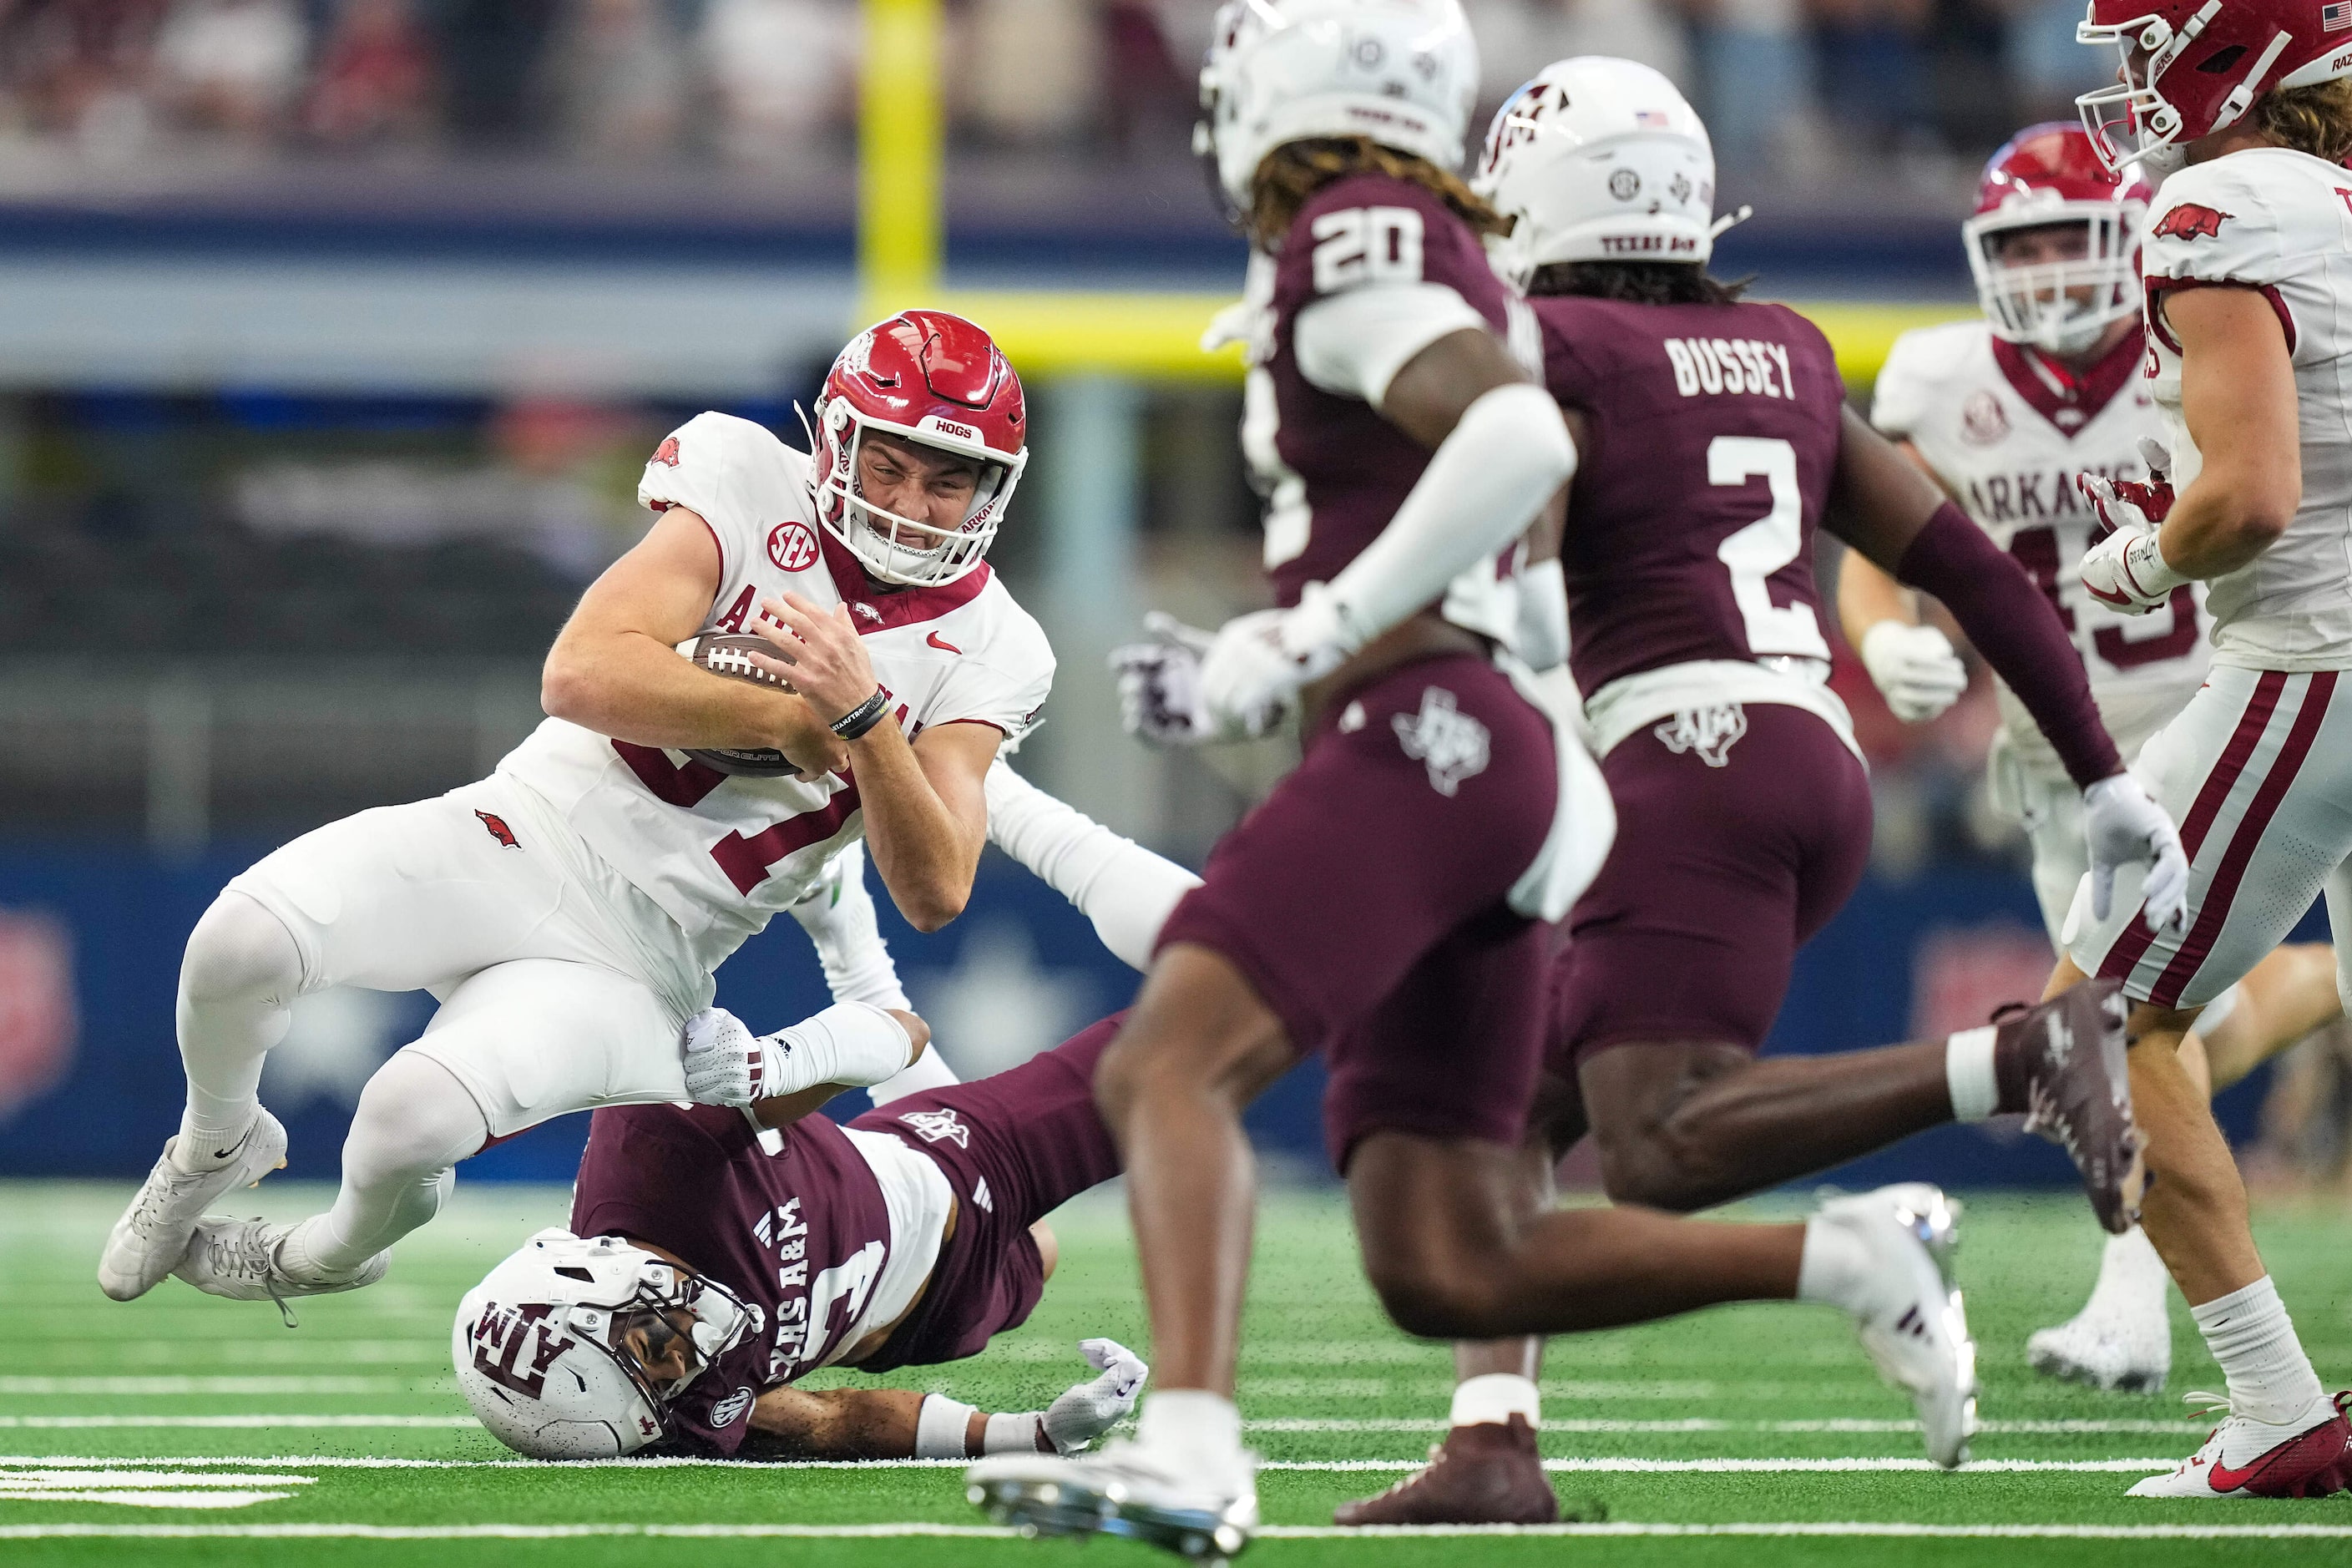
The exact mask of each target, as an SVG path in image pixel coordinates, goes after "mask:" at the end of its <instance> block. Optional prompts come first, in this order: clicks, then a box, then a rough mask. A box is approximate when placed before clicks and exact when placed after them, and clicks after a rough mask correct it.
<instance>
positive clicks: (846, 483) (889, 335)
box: [809, 310, 1029, 587]
mask: <svg viewBox="0 0 2352 1568" xmlns="http://www.w3.org/2000/svg"><path fill="white" fill-rule="evenodd" d="M1028 427H1029V426H1028V416H1027V411H1026V409H1025V408H1024V405H1023V403H1022V397H1021V378H1020V377H1019V376H1017V375H1015V374H1013V367H1012V365H1010V364H1008V363H1006V362H1005V358H1004V355H1003V352H1002V351H1000V350H999V349H998V348H997V346H996V343H995V342H994V341H993V340H992V339H991V338H990V337H989V335H988V334H987V333H986V332H984V331H981V329H980V328H978V327H976V326H974V325H972V324H971V322H970V321H965V320H964V319H963V318H962V317H961V316H950V315H949V314H948V313H947V312H946V311H944V310H901V311H900V312H899V313H898V314H897V315H895V316H893V317H891V318H890V319H889V320H888V321H882V322H880V323H878V324H877V325H875V326H872V327H868V328H867V329H866V331H862V332H860V333H858V334H857V336H856V337H855V338H853V339H851V340H850V342H849V346H848V347H847V348H845V349H843V350H842V351H841V357H839V358H838V359H836V360H835V361H834V362H833V369H832V370H831V371H830V372H829V373H828V374H826V376H825V378H824V395H823V396H821V397H819V398H818V399H817V405H816V426H815V428H814V430H813V431H811V432H810V437H809V439H810V445H811V447H812V448H813V450H812V452H811V467H810V477H809V482H810V488H811V489H813V490H814V492H815V499H816V512H817V519H818V521H820V522H822V523H823V524H824V528H825V531H827V532H829V533H831V534H832V535H833V536H834V537H835V539H838V540H839V541H841V542H842V543H843V544H845V545H846V546H847V547H848V549H849V551H850V552H851V553H852V554H854V555H856V557H857V559H858V560H859V561H860V562H862V563H864V564H865V567H866V571H867V572H868V573H870V574H872V575H873V576H874V577H876V578H877V579H878V580H879V581H882V582H885V583H905V584H923V585H928V586H933V587H936V586H938V585H939V584H943V583H952V582H954V581H955V580H956V579H957V578H959V577H961V576H963V575H964V574H966V573H968V572H970V571H971V570H972V568H974V567H976V566H978V565H979V564H980V562H981V557H982V556H983V555H985V554H987V553H988V546H989V542H991V541H992V540H993V539H994V538H995V537H996V526H997V523H998V522H999V521H1001V520H1002V519H1003V515H1004V508H1005V504H1006V503H1007V502H1008V501H1010V500H1012V499H1013V486H1014V485H1016V484H1018V483H1019V482H1020V479H1021V470H1022V469H1023V468H1024V467H1026V466H1027V465H1028V462H1029V448H1028V446H1027V445H1026V437H1027V435H1028ZM869 430H882V431H887V432H888V433H889V434H891V435H894V436H898V437H904V438H905V439H907V440H908V441H912V442H915V443H917V444H919V445H920V446H925V447H937V448H938V449H940V451H944V452H952V453H955V454H957V455H958V456H960V457H965V458H973V459H975V460H976V461H978V462H979V464H980V481H979V483H978V484H977V485H975V486H974V487H973V489H972V500H971V509H970V510H968V511H967V512H966V513H965V514H964V519H963V524H962V526H961V528H960V529H957V530H954V531H949V530H945V529H941V528H938V527H935V526H933V525H932V524H931V523H929V522H928V521H916V520H915V519H912V518H905V517H900V516H898V514H897V513H895V512H891V511H886V510H883V509H882V508H880V507H877V506H875V505H873V504H872V503H871V502H869V501H867V500H865V499H864V498H863V497H862V496H860V495H859V494H858V489H857V449H858V446H859V443H861V442H862V441H863V440H864V439H865V438H866V432H867V431H869Z"/></svg>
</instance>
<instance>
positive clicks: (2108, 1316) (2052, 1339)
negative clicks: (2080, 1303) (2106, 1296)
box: [2025, 1297, 2172, 1394]
mask: <svg viewBox="0 0 2352 1568" xmlns="http://www.w3.org/2000/svg"><path fill="white" fill-rule="evenodd" d="M2025 1359H2026V1360H2027V1361H2028V1362H2029V1363H2032V1367H2033V1370H2034V1371H2036V1372H2038V1373H2042V1374H2043V1375H2044V1376H2047V1377H2059V1378H2063V1379H2065V1380H2066V1381H2067V1382H2069V1383H2084V1384H2090V1386H2092V1387H2093V1388H2103V1389H2105V1390H2106V1391H2107V1392H2108V1393H2110V1394H2161V1393H2163V1392H2164V1383H2165V1379H2167V1378H2168V1377H2170V1376H2171V1375H2172V1325H2171V1323H2170V1322H2169V1321H2168V1320H2167V1318H2166V1316H2165V1312H2164V1304H2163V1299H2162V1298H2161V1297H2159V1298H2158V1301H2157V1310H2156V1313H2155V1315H2154V1317H2153V1318H2151V1317H2150V1316H2149V1315H2148V1313H2147V1312H2146V1311H2136V1310H2130V1309H2128V1308H2124V1307H2119V1306H2117V1305H2116V1304H2114V1303H2112V1302H2102V1301H2097V1300H2094V1301H2093V1302H2092V1303H2091V1304H2090V1305H2089V1306H2087V1307H2084V1309H2083V1310H2081V1311H2079V1312H2077V1313H2075V1314H2074V1316H2073V1317H2072V1318H2070V1319H2068V1320H2067V1321H2064V1322H2063V1323H2060V1324H2059V1325H2058V1326H2057V1327H2056V1328H2052V1329H2037V1330H2036V1331H2034V1332H2033V1334H2032V1337H2031V1338H2029V1339H2028V1340H2027V1341H2026V1342H2025Z"/></svg>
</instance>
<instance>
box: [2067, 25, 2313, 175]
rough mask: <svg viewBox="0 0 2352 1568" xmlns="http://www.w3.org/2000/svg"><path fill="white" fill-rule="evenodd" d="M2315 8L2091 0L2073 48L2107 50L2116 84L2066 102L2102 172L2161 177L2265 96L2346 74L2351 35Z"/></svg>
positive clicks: (2075, 31) (2077, 28)
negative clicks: (2142, 170)
mask: <svg viewBox="0 0 2352 1568" xmlns="http://www.w3.org/2000/svg"><path fill="white" fill-rule="evenodd" d="M2339 15H2340V13H2338V12H2337V11H2336V7H2334V6H2332V5H2318V4H2316V3H2314V0H2154V3H2153V4H2151V3H2150V0H2091V3H2090V5H2089V8H2088V14H2087V15H2086V16H2084V19H2083V21H2082V22H2081V24H2080V25H2078V26H2076V27H2075V29H2074V37H2075V39H2076V41H2077V42H2080V43H2085V44H2093V45H2097V44H2113V45H2114V46H2115V47H2116V53H2117V54H2118V55H2119V56H2120V57H2121V58H2122V62H2123V68H2122V71H2121V73H2120V75H2121V79H2120V80H2119V81H2117V82H2116V84H2115V85H2114V86H2112V87H2103V88H2099V89H2095V90H2093V91H2090V92H2086V93H2084V94H2083V95H2082V96H2081V97H2079V98H2077V99H2076V100H2074V105H2075V107H2076V109H2077V110H2080V111H2081V113H2082V116H2083V128H2084V130H2085V131H2087V132H2090V136H2091V145H2092V148H2093V149H2094V150H2095V152H2096V153H2097V154H2098V158H2099V161H2100V162H2101V163H2105V165H2106V166H2107V167H2108V168H2110V169H2121V168H2122V167H2123V166H2124V165H2125V164H2126V163H2147V166H2148V167H2149V169H2150V170H2151V171H2153V172H2155V173H2157V174H2159V175H2160V174H2168V173H2170V172H2171V169H2172V168H2174V167H2177V166H2178V165H2179V163H2180V161H2181V154H2180V152H2179V149H2180V148H2181V147H2182V146H2183V145H2185V144H2186V143H2188V142H2194V141H2196V140H2197V139H2198V138H2200V137H2202V136H2210V135H2211V134H2212V133H2213V132H2216V131H2226V130H2228V129H2229V128H2230V127H2231V126H2232V125H2235V124H2236V123H2237V122H2238V121H2240V120H2242V119H2243V118H2244V117H2245V113H2246V111H2247V110H2250V109H2252V107H2253V106H2254V100H2257V99H2259V98H2261V97H2262V96H2263V94H2264V93H2267V92H2270V91H2271V90H2273V89H2276V88H2283V87H2311V86H2315V85H2316V84H2317V83H2319V82H2323V81H2333V80H2335V79H2336V78H2337V77H2340V76H2345V75H2347V74H2352V36H2345V29H2344V28H2343V26H2341V25H2340V24H2339V25H2337V26H2336V27H2335V29H2334V30H2333V31H2330V30H2329V23H2330V20H2331V18H2334V17H2336V16H2339Z"/></svg>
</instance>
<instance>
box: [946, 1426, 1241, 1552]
mask: <svg viewBox="0 0 2352 1568" xmlns="http://www.w3.org/2000/svg"><path fill="white" fill-rule="evenodd" d="M964 1483H965V1485H964V1495H965V1497H967V1498H969V1499H970V1500H971V1503H972V1506H973V1507H975V1508H979V1509H982V1510H986V1511H987V1513H988V1516H989V1517H990V1518H991V1519H992V1520H994V1521H996V1522H997V1523H999V1524H1010V1525H1013V1526H1014V1527H1016V1528H1017V1529H1019V1530H1020V1531H1021V1533H1022V1534H1024V1535H1029V1536H1037V1535H1080V1536H1087V1535H1117V1536H1123V1537H1125V1538H1126V1539H1128V1540H1129V1541H1140V1542H1144V1543H1146V1544H1147V1545H1151V1546H1157V1547H1159V1548H1160V1550H1162V1551H1164V1552H1175V1553H1176V1554H1177V1555H1178V1556H1180V1557H1187V1558H1190V1559H1192V1561H1193V1562H1195V1563H1226V1562H1229V1561H1231V1560H1232V1559H1233V1558H1234V1557H1237V1556H1239V1555H1240V1554H1241V1552H1242V1551H1243V1549H1244V1548H1245V1547H1247V1546H1248V1545H1249V1543H1250V1537H1251V1535H1252V1534H1253V1533H1254V1532H1255V1531H1256V1529H1257V1489H1256V1488H1255V1485H1253V1484H1252V1482H1251V1480H1250V1478H1249V1470H1248V1468H1244V1469H1243V1470H1242V1472H1241V1479H1240V1485H1239V1486H1238V1488H1224V1487H1218V1486H1215V1485H1213V1484H1212V1485H1208V1486H1203V1485H1202V1484H1200V1483H1199V1482H1197V1481H1194V1480H1192V1479H1188V1478H1185V1477H1182V1476H1180V1475H1178V1474H1177V1473H1176V1472H1175V1471H1174V1470H1173V1469H1171V1468H1169V1467H1168V1466H1166V1465H1165V1464H1163V1463H1162V1462H1161V1461H1160V1459H1159V1458H1157V1457H1156V1456H1154V1455H1152V1454H1150V1453H1148V1452H1147V1451H1146V1450H1145V1449H1144V1448H1143V1447H1140V1446H1139V1445H1138V1444H1135V1443H1130V1442H1119V1443H1113V1444H1111V1445H1109V1446H1108V1447H1106V1448H1104V1449H1102V1450H1101V1451H1099V1452H1097V1453H1093V1454H1086V1455H1079V1456H1076V1457H1072V1458H1062V1457H1059V1456H1056V1455H1053V1454H1000V1455H996V1456H993V1457H992V1458H985V1459H982V1460H981V1461H980V1462H979V1463H977V1464H975V1465H973V1466H972V1467H971V1468H970V1469H968V1470H966V1471H965V1472H964Z"/></svg>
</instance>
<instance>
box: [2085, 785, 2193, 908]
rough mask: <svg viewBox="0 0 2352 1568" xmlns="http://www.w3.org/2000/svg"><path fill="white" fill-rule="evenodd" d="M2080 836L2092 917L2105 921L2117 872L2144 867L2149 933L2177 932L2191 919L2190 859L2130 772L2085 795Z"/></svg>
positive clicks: (2142, 888) (2168, 820) (2142, 899)
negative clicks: (2086, 855) (2085, 847)
mask: <svg viewBox="0 0 2352 1568" xmlns="http://www.w3.org/2000/svg"><path fill="white" fill-rule="evenodd" d="M2083 834H2084V837H2085V838H2087V839H2088V840H2089V842H2090V850H2091V916H2092V918H2093V919H2094V920H2102V921H2103V920H2105V919H2106V918H2107V910H2109V909H2111V908H2112V907H2113V906H2114V904H2115V898H2116V868H2117V867H2119V866H2126V865H2130V864H2133V863H2134V862H2139V863H2144V864H2146V865H2147V868H2148V870H2147V879H2146V880H2144V881H2143V882H2142V883H2141V884H2140V904H2141V912H2142V913H2143V915H2145V917H2146V918H2147V929H2148V930H2150V931H2162V930H2163V929H2164V928H2165V927H2167V926H2170V927H2172V928H2173V929H2174V930H2176V931H2178V930H2179V929H2181V928H2182V927H2183V926H2185V925H2187V924H2188V921H2189V857H2188V856H2186V855H2184V854H2183V853H2181V849H2180V834H2179V831H2178V830H2177V829H2175V828H2174V827H2173V826H2172V818H2171V817H2169V816H2166V815H2165V811H2164V807H2162V806H2160V805H2157V804H2156V802H2154V801H2153V800H2150V799H2149V798H2148V795H2147V791H2146V790H2144V789H2142V788H2140V785H2139V781H2138V780H2137V779H2135V778H2133V777H2132V776H2131V774H2129V773H2117V774H2116V775H2115V776H2114V777H2113V778H2105V779H2101V780H2100V781H2099V782H2098V783H2096V784H2093V785H2092V786H2091V787H2090V788H2088V789H2086V790H2084V792H2083Z"/></svg>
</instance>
